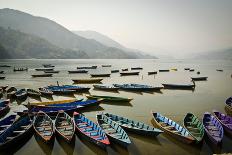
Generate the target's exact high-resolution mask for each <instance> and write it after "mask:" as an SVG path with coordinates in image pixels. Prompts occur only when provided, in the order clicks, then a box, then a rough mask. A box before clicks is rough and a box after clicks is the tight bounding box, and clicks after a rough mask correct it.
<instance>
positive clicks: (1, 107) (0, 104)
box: [0, 100, 10, 117]
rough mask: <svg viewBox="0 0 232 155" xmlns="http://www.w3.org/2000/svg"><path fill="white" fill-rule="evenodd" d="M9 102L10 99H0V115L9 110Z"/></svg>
mask: <svg viewBox="0 0 232 155" xmlns="http://www.w3.org/2000/svg"><path fill="white" fill-rule="evenodd" d="M9 103H10V100H0V117H2V116H3V115H5V114H6V113H7V112H8V111H9V110H10V107H9Z"/></svg>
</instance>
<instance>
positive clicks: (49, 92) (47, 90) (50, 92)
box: [39, 88, 53, 96]
mask: <svg viewBox="0 0 232 155" xmlns="http://www.w3.org/2000/svg"><path fill="white" fill-rule="evenodd" d="M39 92H40V93H41V94H42V95H45V96H52V95H53V92H52V91H51V90H49V89H47V88H39Z"/></svg>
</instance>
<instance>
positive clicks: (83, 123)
mask: <svg viewBox="0 0 232 155" xmlns="http://www.w3.org/2000/svg"><path fill="white" fill-rule="evenodd" d="M85 124H88V123H87V122H82V123H78V125H85Z"/></svg>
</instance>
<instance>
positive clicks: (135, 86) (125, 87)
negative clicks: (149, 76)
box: [113, 83, 163, 91]
mask: <svg viewBox="0 0 232 155" xmlns="http://www.w3.org/2000/svg"><path fill="white" fill-rule="evenodd" d="M113 86H115V87H118V88H120V89H123V90H128V91H157V90H160V89H162V88H163V87H155V86H150V85H143V84H136V83H132V84H113Z"/></svg>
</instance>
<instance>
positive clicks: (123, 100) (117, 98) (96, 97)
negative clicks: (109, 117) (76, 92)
mask: <svg viewBox="0 0 232 155" xmlns="http://www.w3.org/2000/svg"><path fill="white" fill-rule="evenodd" d="M86 97H87V98H89V99H103V101H113V102H130V101H131V100H133V99H132V98H124V97H114V96H99V95H86Z"/></svg>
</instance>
